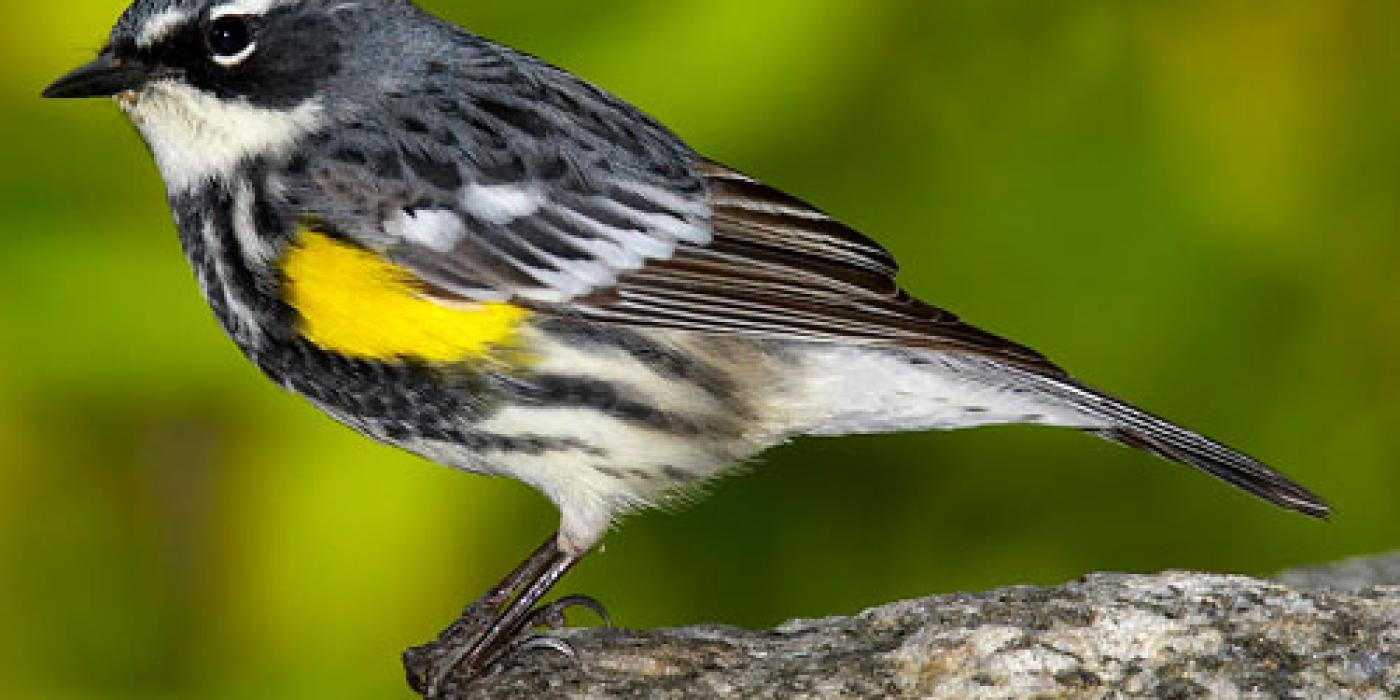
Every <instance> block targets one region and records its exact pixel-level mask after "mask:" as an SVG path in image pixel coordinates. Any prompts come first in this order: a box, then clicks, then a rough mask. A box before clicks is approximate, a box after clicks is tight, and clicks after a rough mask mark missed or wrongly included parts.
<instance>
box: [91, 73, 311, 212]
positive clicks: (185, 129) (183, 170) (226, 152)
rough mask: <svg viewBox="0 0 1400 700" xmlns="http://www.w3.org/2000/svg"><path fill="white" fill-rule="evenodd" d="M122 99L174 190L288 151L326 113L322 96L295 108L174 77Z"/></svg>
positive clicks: (221, 176) (119, 100)
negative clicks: (234, 96) (259, 103)
mask: <svg viewBox="0 0 1400 700" xmlns="http://www.w3.org/2000/svg"><path fill="white" fill-rule="evenodd" d="M117 103H118V104H119V105H121V107H122V109H123V110H124V111H125V112H126V113H127V116H128V117H130V119H131V121H132V123H134V124H135V125H136V128H137V129H139V130H140V132H141V135H142V137H144V138H145V139H146V143H147V144H148V145H150V147H151V152H152V153H153V154H154V155H155V159H156V166H157V167H158V168H160V174H161V177H163V178H164V179H165V186H166V189H167V190H169V192H170V194H172V195H173V194H178V193H180V192H185V191H187V190H189V189H191V188H194V187H197V186H199V185H202V184H204V183H207V182H210V181H221V180H222V181H227V180H228V179H229V177H230V176H231V175H233V174H234V172H235V171H236V169H237V168H238V166H239V164H240V163H242V162H244V161H246V160H248V159H250V158H255V157H258V156H273V157H275V156H279V155H284V154H286V153H287V152H288V151H290V150H291V149H292V148H293V147H294V146H295V145H296V142H297V140H298V139H299V138H300V137H302V136H304V135H306V134H307V133H310V132H312V131H314V130H316V129H317V128H318V127H320V126H321V124H322V123H323V122H322V117H323V115H324V109H323V107H322V105H321V103H320V102H319V101H317V100H309V101H307V102H304V103H302V104H301V105H299V106H297V107H295V108H292V109H290V110H277V109H268V108H264V107H256V106H254V105H251V104H248V103H247V102H244V101H241V100H225V99H219V98H216V97H214V96H212V95H209V94H207V93H204V92H202V91H200V90H197V89H195V88H193V87H190V86H188V85H184V84H181V83H177V82H174V81H170V80H165V81H159V82H156V83H152V84H151V85H148V86H147V87H146V88H145V89H143V90H142V91H141V92H140V93H134V94H133V93H126V94H124V95H120V96H118V98H117Z"/></svg>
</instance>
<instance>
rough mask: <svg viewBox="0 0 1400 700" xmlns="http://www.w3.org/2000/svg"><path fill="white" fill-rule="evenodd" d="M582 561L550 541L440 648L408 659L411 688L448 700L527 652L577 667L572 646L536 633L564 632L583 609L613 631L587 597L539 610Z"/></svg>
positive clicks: (443, 638)
mask: <svg viewBox="0 0 1400 700" xmlns="http://www.w3.org/2000/svg"><path fill="white" fill-rule="evenodd" d="M577 561H578V559H577V557H575V556H570V555H567V554H565V553H564V552H562V551H560V549H559V547H558V544H557V542H556V539H555V538H550V539H549V540H547V541H546V542H545V544H544V545H542V546H541V547H540V548H539V549H538V550H537V551H536V552H535V553H534V554H532V555H530V558H528V559H526V560H525V561H524V562H522V563H521V565H520V566H519V567H516V569H515V571H513V572H511V574H510V575H509V576H506V578H505V580H503V581H501V583H500V584H499V585H497V586H496V587H495V588H493V589H491V590H490V591H488V592H487V593H486V595H484V596H482V597H481V599H480V600H478V601H476V602H475V603H472V604H471V605H470V606H468V607H467V609H466V611H464V612H463V613H462V616H461V618H459V619H458V620H457V621H456V622H454V623H452V625H451V626H449V627H448V628H447V629H446V630H443V632H442V634H441V635H439V636H438V640H437V641H436V642H432V643H430V644H425V645H423V646H420V647H416V648H413V649H409V650H408V651H407V652H405V653H404V659H403V661H404V670H405V671H406V672H407V674H408V683H409V685H410V686H411V687H412V688H413V689H414V690H415V691H417V692H418V693H419V694H420V695H423V696H424V697H426V698H430V699H432V698H443V697H450V696H452V695H455V694H456V693H457V691H458V690H459V689H461V688H465V687H466V686H468V685H470V684H471V683H473V682H475V681H477V680H480V679H481V678H483V677H485V676H486V675H488V674H489V673H490V671H491V670H492V669H494V668H495V667H497V666H498V665H499V664H500V662H502V661H505V660H507V659H509V658H510V657H512V656H514V655H516V654H519V653H522V652H527V651H531V650H538V649H545V650H551V651H555V652H558V653H560V654H563V655H564V656H565V657H568V658H569V659H571V660H574V661H577V660H578V655H577V653H575V651H574V649H573V647H572V646H570V645H569V644H568V642H566V641H564V640H562V639H559V638H558V637H554V636H550V635H549V634H548V632H545V633H540V632H537V631H536V630H537V629H545V630H550V631H553V630H558V629H560V628H562V627H564V626H565V625H566V624H567V620H566V619H565V613H567V612H568V611H569V610H570V609H571V608H577V607H582V608H587V609H589V610H592V611H593V612H594V613H596V614H597V615H598V616H599V617H600V618H602V619H603V622H604V624H607V625H608V626H611V624H612V623H611V621H610V620H609V618H608V614H607V611H606V610H605V609H604V608H603V606H602V605H601V604H599V603H598V601H596V600H594V599H592V598H589V597H587V596H567V597H565V598H561V599H560V600H558V601H556V602H554V603H550V604H548V605H543V606H538V603H539V601H540V598H542V597H543V596H544V594H545V592H547V591H548V590H549V589H550V587H552V586H553V585H554V583H555V582H556V581H558V580H559V578H560V577H562V576H563V575H564V573H565V572H566V571H568V570H569V568H571V567H572V566H573V565H574V563H575V562H577ZM537 606H538V607H537Z"/></svg>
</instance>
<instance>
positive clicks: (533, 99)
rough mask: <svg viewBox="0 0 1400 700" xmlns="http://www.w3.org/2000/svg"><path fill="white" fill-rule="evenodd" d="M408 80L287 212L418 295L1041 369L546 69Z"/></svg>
mask: <svg viewBox="0 0 1400 700" xmlns="http://www.w3.org/2000/svg"><path fill="white" fill-rule="evenodd" d="M428 68H429V70H428V71H426V79H425V83H424V85H423V86H422V87H421V88H420V89H419V90H418V91H417V92H413V93H403V92H392V91H391V92H389V93H386V94H385V96H384V98H383V106H384V107H386V109H385V110H384V114H385V115H387V116H381V117H379V118H383V119H388V120H389V122H388V123H381V124H370V123H366V122H363V121H356V122H351V123H347V124H345V125H344V126H343V128H339V129H336V130H334V131H330V132H327V133H326V134H324V135H322V136H321V137H319V138H320V140H319V141H318V142H316V143H315V144H313V149H314V153H315V156H314V157H313V158H311V159H309V161H308V163H305V164H303V165H304V166H305V170H306V172H305V178H304V179H305V182H306V183H307V185H308V186H307V187H305V188H303V190H304V191H297V192H293V196H298V197H299V198H300V199H302V200H303V205H304V206H305V207H306V208H307V209H308V210H310V211H313V212H315V216H316V217H317V218H318V219H321V220H322V221H323V222H324V223H325V224H326V225H327V227H328V228H329V229H331V230H334V231H336V232H337V233H339V234H341V235H344V236H346V237H348V238H350V239H352V240H353V241H354V242H356V243H357V244H359V245H361V246H364V247H366V248H368V249H371V250H374V251H376V252H378V253H380V254H381V255H383V256H384V257H386V258H387V259H389V260H391V261H393V262H394V263H396V264H398V265H401V266H403V267H405V268H407V269H409V270H411V271H412V272H413V273H414V274H415V275H416V276H417V277H418V278H419V279H420V280H421V281H422V282H423V283H425V285H426V286H428V287H430V288H431V289H433V290H434V291H435V293H441V294H443V295H447V296H451V297H455V298H459V299H470V300H479V301H510V302H512V303H517V304H522V305H528V306H531V307H533V308H537V309H540V310H541V311H543V312H546V313H560V314H570V315H575V316H579V317H583V318H587V319H593V320H597V321H602V322H613V323H622V324H629V325H644V326H652V327H661V328H671V329H683V330H693V331H701V332H708V333H725V334H749V335H754V336H761V337H772V338H786V339H805V340H814V341H840V342H868V343H876V344H892V345H907V346H917V347H942V348H952V349H957V350H961V351H966V352H972V353H977V354H983V355H990V356H994V357H997V358H1000V359H1003V360H1007V361H1010V362H1014V363H1016V364H1019V365H1022V366H1027V367H1032V368H1035V369H1037V370H1040V371H1046V372H1051V373H1058V372H1059V370H1058V369H1057V368H1055V367H1054V365H1052V364H1050V363H1049V362H1048V361H1047V360H1046V359H1045V358H1043V357H1042V356H1041V355H1040V354H1038V353H1036V352H1035V351H1033V350H1030V349H1028V348H1025V347H1022V346H1020V345H1017V344H1015V343H1012V342H1010V341H1007V340H1005V339H1002V338H999V337H997V336H994V335H991V334H989V333H986V332H983V331H980V330H978V329H976V328H973V327H971V326H969V325H967V324H964V323H962V322H961V321H959V320H958V318H957V317H956V316H954V315H953V314H951V313H949V312H947V311H944V310H942V309H938V308H935V307H932V306H929V305H927V304H924V303H922V302H920V301H918V300H916V299H913V298H912V297H910V296H909V295H907V294H906V293H905V292H904V291H903V290H901V289H900V288H899V287H898V285H897V284H896V283H895V281H894V275H895V272H896V266H895V263H894V260H893V259H892V258H891V257H890V255H889V253H888V252H886V251H885V250H884V249H883V248H881V247H880V245H879V244H877V243H875V242H874V241H872V240H870V239H869V238H867V237H865V236H863V235H861V234H860V233H858V232H856V231H854V230H852V229H851V228H848V227H847V226H845V225H843V224H841V223H839V222H837V221H835V220H834V219H832V218H831V217H829V216H827V215H826V214H824V213H822V212H821V211H819V210H818V209H816V208H814V207H812V206H810V205H808V204H806V203H805V202H802V201H800V200H798V199H796V198H793V197H791V196H788V195H786V194H783V193H782V192H779V191H778V190H775V189H773V188H770V187H767V186H765V185H763V184H760V183H759V182H757V181H755V180H753V179H751V178H748V177H745V176H743V175H741V174H739V173H736V172H734V171H733V170H730V169H728V168H725V167H722V166H719V165H717V164H714V163H712V162H709V161H705V160H703V159H701V158H700V157H699V156H697V155H695V154H694V153H693V152H692V151H691V150H690V149H689V148H687V147H686V146H685V145H684V144H682V143H681V142H680V141H679V140H678V139H677V138H676V137H675V136H674V135H672V134H671V133H670V132H668V131H667V130H666V129H665V128H663V127H661V126H660V125H658V124H656V123H655V122H654V121H652V120H651V119H649V118H648V117H646V116H645V115H643V114H641V113H640V112H638V111H637V110H635V109H634V108H632V107H630V106H628V105H626V104H625V103H623V102H621V101H620V100H617V99H616V98H613V97H611V96H610V95H608V94H607V93H604V92H602V91H601V90H598V89H596V88H594V87H592V86H590V85H588V84H587V83H583V82H581V81H579V80H577V79H576V78H573V77H572V76H569V75H568V74H566V73H564V72H562V71H559V70H558V69H554V68H552V67H549V66H546V65H544V64H541V63H539V62H537V61H534V60H533V59H531V58H529V57H526V56H522V55H520V54H516V53H513V52H510V51H507V50H503V49H492V48H491V47H489V46H488V47H486V48H484V49H482V50H481V51H479V52H478V53H476V54H473V56H472V58H471V60H470V61H468V62H467V63H464V64H462V65H454V66H448V65H440V66H429V67H428ZM362 118H363V117H362ZM385 134H393V135H394V137H393V139H392V140H386V139H385V138H383V136H384V135H385Z"/></svg>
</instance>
